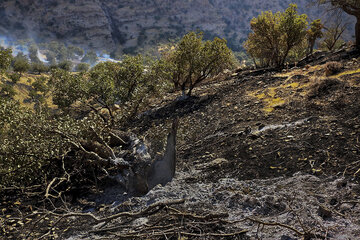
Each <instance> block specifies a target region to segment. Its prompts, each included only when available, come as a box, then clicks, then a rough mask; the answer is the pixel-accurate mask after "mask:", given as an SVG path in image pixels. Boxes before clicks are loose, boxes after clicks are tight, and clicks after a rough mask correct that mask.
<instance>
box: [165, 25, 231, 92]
mask: <svg viewBox="0 0 360 240" xmlns="http://www.w3.org/2000/svg"><path fill="white" fill-rule="evenodd" d="M165 58H167V60H168V62H169V63H170V69H171V70H170V71H171V72H172V73H173V74H172V81H173V83H174V85H175V87H176V88H177V87H180V88H181V90H182V91H183V94H185V90H186V88H188V92H187V95H189V96H190V95H191V92H192V90H193V89H194V87H195V86H196V85H198V84H199V83H200V82H201V81H203V80H205V79H207V78H209V77H211V76H215V75H217V74H219V73H220V72H222V71H223V70H225V69H227V68H231V67H232V66H234V63H235V58H234V56H233V54H232V51H231V50H230V49H229V48H228V47H227V45H226V40H225V39H220V38H215V39H214V40H213V41H203V34H202V33H195V32H190V33H188V34H186V35H185V36H184V37H183V38H182V39H181V40H180V42H179V43H178V44H177V46H176V48H175V50H173V51H171V50H170V52H169V53H168V55H166V56H165Z"/></svg>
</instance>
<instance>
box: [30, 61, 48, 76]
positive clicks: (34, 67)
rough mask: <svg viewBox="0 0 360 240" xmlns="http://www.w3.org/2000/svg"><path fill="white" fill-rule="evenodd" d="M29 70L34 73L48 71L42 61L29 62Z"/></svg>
mask: <svg viewBox="0 0 360 240" xmlns="http://www.w3.org/2000/svg"><path fill="white" fill-rule="evenodd" d="M31 71H32V72H34V73H38V74H41V73H44V72H47V71H49V68H48V67H47V66H46V65H45V64H44V63H42V62H37V63H32V64H31Z"/></svg>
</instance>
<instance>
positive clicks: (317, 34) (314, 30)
mask: <svg viewBox="0 0 360 240" xmlns="http://www.w3.org/2000/svg"><path fill="white" fill-rule="evenodd" d="M323 28H324V25H323V24H322V23H321V19H316V20H314V21H313V22H312V23H311V24H310V29H309V30H308V31H307V40H308V52H307V54H312V53H313V51H314V46H315V42H316V39H318V38H322V37H323V33H322V31H321V30H322V29H323Z"/></svg>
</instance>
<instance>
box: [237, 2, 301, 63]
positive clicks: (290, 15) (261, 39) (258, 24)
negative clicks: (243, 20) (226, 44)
mask: <svg viewBox="0 0 360 240" xmlns="http://www.w3.org/2000/svg"><path fill="white" fill-rule="evenodd" d="M250 25H251V29H252V31H253V32H252V33H250V34H249V38H248V40H247V41H246V42H245V45H244V47H245V49H246V50H247V52H248V54H249V55H250V56H251V57H252V58H253V60H254V63H255V65H258V64H259V65H261V66H277V67H280V66H283V65H284V63H285V61H286V59H287V57H288V55H289V53H290V51H291V50H292V49H293V48H294V47H295V46H297V45H299V44H301V43H302V42H303V40H304V39H305V37H306V28H307V25H308V22H307V16H306V15H305V14H302V15H299V14H298V13H297V6H296V4H290V6H289V7H288V8H287V9H286V11H285V12H277V13H275V14H274V13H272V12H271V11H266V12H263V13H261V14H260V15H259V16H258V17H257V18H253V19H252V20H251V22H250Z"/></svg>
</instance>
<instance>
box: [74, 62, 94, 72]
mask: <svg viewBox="0 0 360 240" xmlns="http://www.w3.org/2000/svg"><path fill="white" fill-rule="evenodd" d="M89 69H90V65H89V64H87V63H79V64H78V65H76V68H75V70H76V71H77V72H87V71H88V70H89Z"/></svg>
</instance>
